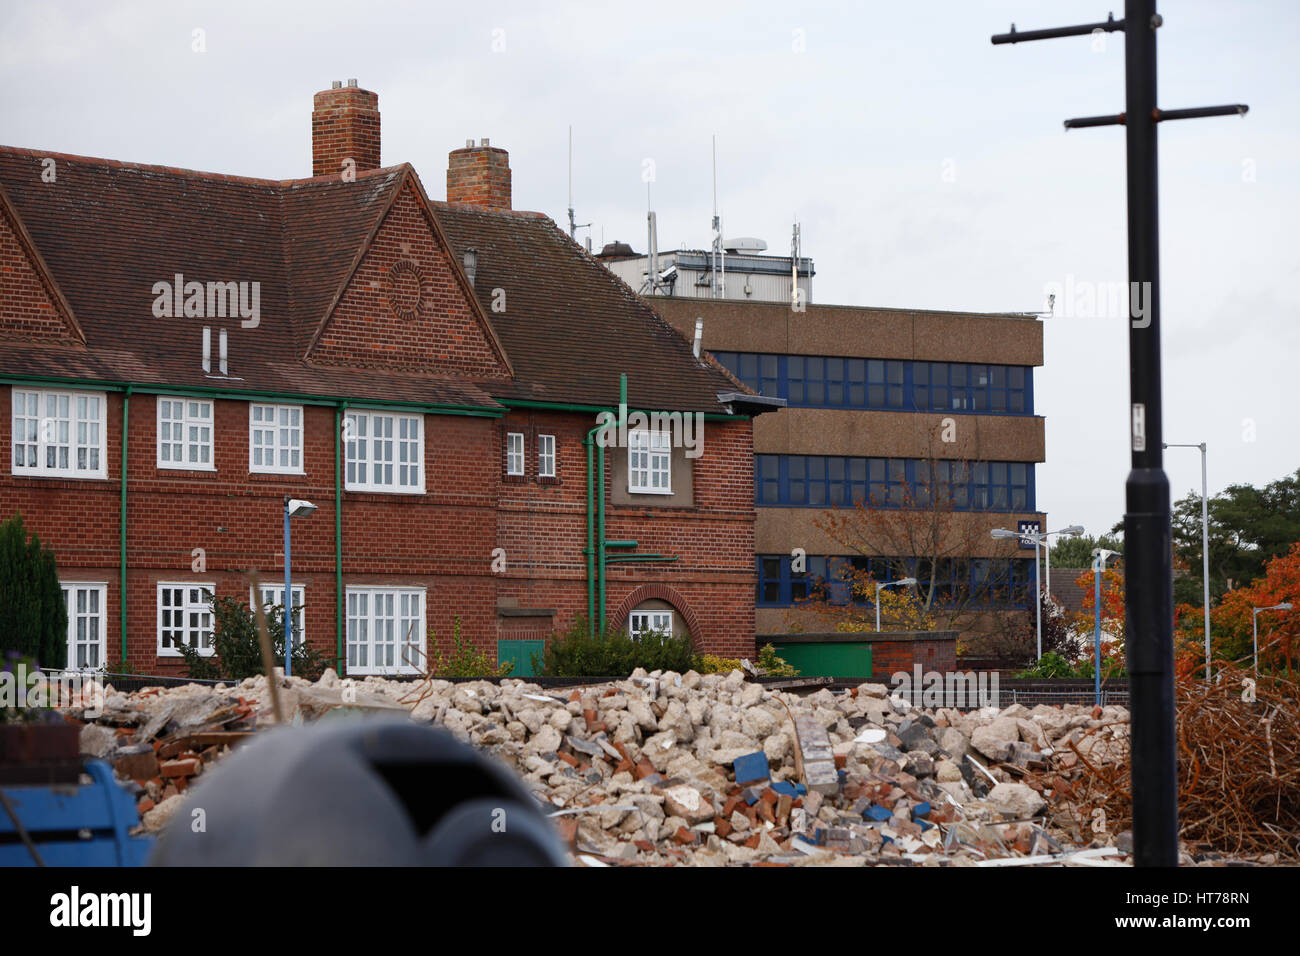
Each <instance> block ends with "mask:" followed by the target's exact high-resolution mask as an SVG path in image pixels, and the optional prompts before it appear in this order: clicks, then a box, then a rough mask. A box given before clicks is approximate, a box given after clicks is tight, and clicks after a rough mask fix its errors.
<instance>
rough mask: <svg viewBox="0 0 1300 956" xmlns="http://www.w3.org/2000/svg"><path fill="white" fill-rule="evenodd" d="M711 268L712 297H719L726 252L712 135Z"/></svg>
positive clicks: (715, 142) (715, 140) (724, 284)
mask: <svg viewBox="0 0 1300 956" xmlns="http://www.w3.org/2000/svg"><path fill="white" fill-rule="evenodd" d="M709 268H710V269H711V270H712V276H711V278H712V279H713V282H712V283H711V284H712V286H713V298H715V299H721V298H723V297H724V296H725V295H726V292H727V273H726V269H727V253H726V250H724V249H723V248H722V220H721V219H720V218H719V217H718V137H717V135H716V134H715V135H714V137H713V245H712V247H711V249H710V252H709Z"/></svg>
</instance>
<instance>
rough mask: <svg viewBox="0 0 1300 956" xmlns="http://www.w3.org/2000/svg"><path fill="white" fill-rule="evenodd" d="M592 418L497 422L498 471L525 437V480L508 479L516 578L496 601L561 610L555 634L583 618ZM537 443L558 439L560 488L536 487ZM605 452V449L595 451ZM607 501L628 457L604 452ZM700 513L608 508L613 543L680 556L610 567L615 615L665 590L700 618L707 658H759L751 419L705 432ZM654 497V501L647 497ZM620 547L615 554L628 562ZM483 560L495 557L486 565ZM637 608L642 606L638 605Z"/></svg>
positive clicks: (504, 537)
mask: <svg viewBox="0 0 1300 956" xmlns="http://www.w3.org/2000/svg"><path fill="white" fill-rule="evenodd" d="M595 424H596V420H595V416H594V415H592V416H585V415H561V414H556V413H549V412H548V413H534V412H526V411H515V412H512V413H511V414H510V415H509V416H507V417H506V418H505V419H504V420H503V421H502V422H500V423H498V425H497V428H498V431H499V435H500V437H499V444H498V463H499V464H498V467H499V468H500V469H501V470H502V472H504V468H505V434H506V433H507V432H511V431H518V432H523V433H524V435H525V440H524V441H525V444H524V451H525V455H524V458H525V462H526V470H527V474H526V476H525V478H524V479H523V480H522V481H521V480H520V479H517V478H503V481H502V486H501V502H500V508H499V510H498V534H497V537H498V542H499V546H500V547H502V548H504V549H505V551H506V556H507V573H506V574H504V575H498V576H497V577H498V578H499V579H500V580H499V594H500V595H501V596H502V597H506V598H512V599H514V600H515V601H516V603H517V605H518V606H520V607H547V608H550V607H554V608H556V610H557V612H558V613H557V616H556V626H557V628H564V627H567V626H568V625H569V624H570V623H572V621H573V620H574V618H575V617H577V616H579V615H581V616H584V617H585V616H586V613H587V590H586V563H585V558H584V556H583V549H584V548H585V547H586V542H587V537H586V535H587V526H586V504H585V503H586V450H585V448H584V447H583V444H582V441H583V437H584V436H585V434H586V433H587V431H589V430H590V429H591V428H593V427H594V426H595ZM537 434H554V435H556V454H557V469H558V472H559V475H560V478H559V481H558V482H548V481H546V480H542V481H541V482H539V481H537V480H536V470H537V442H536V435H537ZM596 451H597V452H598V453H599V452H600V451H601V449H599V448H598V449H596ZM604 454H605V456H606V466H605V481H606V501H607V502H608V501H609V500H610V499H609V496H608V492H609V488H610V482H611V481H612V478H611V474H612V471H613V468H612V459H613V456H614V455H615V454H626V450H624V449H616V448H609V449H604ZM693 467H694V485H695V489H694V490H695V505H694V507H691V508H662V507H654V506H652V505H647V506H644V507H631V506H625V507H616V506H612V505H608V506H607V508H606V522H607V526H606V538H607V539H609V540H630V539H634V540H636V541H637V548H636V551H637V552H638V553H644V554H649V553H655V554H666V555H679V559H678V560H677V561H675V562H671V563H637V564H608V565H607V586H606V617H607V620H608V621H609V623H610V624H611V625H613V626H621V625H623V624H625V623H626V616H627V613H626V612H627V611H628V610H631V607H626V608H624V607H622V606H623V605H624V603H625V602H626V599H627V598H628V597H629V596H631V595H632V594H633V593H634V592H636V591H637V590H638V589H639V588H641V587H643V586H646V585H651V584H657V585H663V586H665V587H667V588H669V589H670V590H671V595H667V594H663V595H661V594H656V595H654V596H662V597H665V598H666V599H668V600H669V602H670V603H672V604H673V605H674V606H675V607H676V609H677V610H678V611H679V612H680V616H681V618H683V619H689V620H695V621H697V622H698V624H699V627H698V631H697V633H695V634H693V636H694V637H695V639H696V642H697V644H698V645H699V646H700V648H701V650H703V651H708V652H710V653H715V654H725V655H727V656H752V655H753V654H754V586H755V577H754V559H753V554H754V491H753V488H754V484H753V454H752V431H751V427H750V423H749V422H736V423H712V422H709V423H706V425H705V430H704V436H703V454H702V455H701V456H700V457H699V458H696V459H694V460H693ZM647 500H651V501H652V500H653V499H649V498H648V499H647ZM626 553H628V552H627V551H625V550H622V549H620V550H611V551H610V552H609V554H611V555H613V554H626ZM485 560H486V559H485ZM636 603H639V599H638V602H636Z"/></svg>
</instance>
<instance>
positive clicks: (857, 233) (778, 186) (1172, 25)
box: [0, 0, 1300, 533]
mask: <svg viewBox="0 0 1300 956" xmlns="http://www.w3.org/2000/svg"><path fill="white" fill-rule="evenodd" d="M1108 3H1110V4H1111V5H1112V7H1108V6H1107V4H1108ZM1110 8H1113V9H1115V11H1116V14H1117V15H1119V16H1122V12H1123V10H1122V8H1123V3H1122V2H1121V0H1055V2H1053V3H1050V4H1047V3H1037V2H1033V0H988V2H966V0H936V2H930V3H916V2H891V3H883V2H875V3H838V4H799V3H792V2H782V3H757V2H747V3H744V4H736V3H729V4H710V3H699V2H696V3H689V4H676V3H662V2H661V3H656V4H635V5H634V4H610V3H608V2H602V3H592V4H579V3H563V4H562V3H545V4H538V3H535V2H533V3H520V4H498V3H492V2H479V3H474V4H465V3H459V2H458V3H454V4H453V3H385V2H382V0H376V2H364V3H363V2H356V0H350V2H345V3H334V2H330V0H314V2H312V3H301V4H291V3H280V2H274V3H268V2H264V0H263V2H254V3H248V2H223V3H220V4H211V3H182V2H169V3H156V4H147V3H101V2H96V3H67V2H59V0H44V2H40V3H29V4H20V3H13V2H6V3H5V4H4V7H3V9H2V10H0V123H2V125H0V142H3V143H5V144H7V145H15V146H24V147H35V148H43V149H49V150H52V151H61V152H68V153H76V154H83V155H90V156H102V157H111V158H114V159H121V160H127V161H135V162H146V163H158V164H165V165H171V166H181V167H188V168H193V169H201V170H211V171H217V172H223V173H233V174H240V175H247V176H260V177H269V178H296V177H300V176H307V175H310V173H311V126H310V114H311V104H312V94H313V93H315V92H316V91H318V90H321V89H325V88H328V87H329V85H330V81H331V80H334V79H342V80H346V79H347V78H349V77H356V78H357V79H358V81H359V83H360V85H361V86H363V87H365V88H367V89H371V90H374V91H376V92H377V93H378V94H379V108H380V112H381V114H382V117H383V119H382V123H383V161H384V163H385V164H392V163H398V162H403V161H407V162H411V163H412V164H413V165H414V166H415V168H416V169H417V171H418V172H419V173H420V174H421V178H422V179H423V181H424V184H425V187H426V189H427V190H428V192H429V194H430V196H432V197H433V198H435V199H441V198H442V197H443V196H444V194H445V178H444V175H445V169H446V156H447V152H448V151H449V150H450V149H453V148H455V147H457V146H460V145H463V143H464V141H465V140H466V139H467V138H469V137H475V138H480V137H489V138H490V139H491V141H492V143H493V145H497V146H502V147H504V148H506V149H508V150H509V151H510V164H511V168H512V170H513V176H514V203H515V206H516V208H523V209H534V210H540V211H542V212H545V213H547V214H548V215H550V216H551V217H552V218H554V219H555V220H556V221H557V222H561V223H564V222H566V221H567V214H566V207H567V205H568V202H567V190H568V184H567V137H568V128H569V126H570V125H572V127H573V141H574V161H573V181H574V198H575V205H576V207H577V215H578V221H579V222H590V223H593V226H592V230H591V231H592V241H593V243H594V244H596V245H597V246H598V245H599V244H600V243H601V241H602V240H604V241H610V240H613V239H616V238H617V239H622V240H625V241H628V242H631V243H632V245H633V246H634V248H636V249H637V250H643V249H644V247H645V210H646V185H645V183H644V182H643V178H642V177H643V170H644V169H646V168H647V167H646V160H652V161H653V164H654V165H653V170H654V182H653V183H652V185H651V189H652V197H653V203H654V206H655V209H656V210H657V212H658V214H659V224H660V244H661V247H663V248H672V247H675V246H677V245H679V244H680V245H686V246H690V247H701V246H704V245H706V244H707V243H708V241H709V219H710V216H711V210H712V198H711V179H710V141H711V137H712V136H714V135H716V136H717V143H718V146H717V149H718V192H719V202H720V205H721V207H722V214H723V216H724V220H725V232H726V233H727V234H728V235H748V236H758V237H761V238H763V239H766V240H767V242H768V245H769V248H770V249H771V250H772V251H774V252H777V253H784V252H786V251H787V250H788V249H789V241H790V226H791V223H792V222H793V221H795V220H796V219H797V220H798V221H799V222H800V223H801V224H802V228H803V250H804V254H805V255H809V256H811V257H813V259H814V261H815V264H816V269H817V275H816V278H815V279H814V283H813V300H814V301H815V302H823V303H842V304H849V305H871V306H893V307H912V308H926V309H955V310H970V311H1039V310H1042V309H1044V307H1045V300H1046V290H1047V289H1048V287H1049V284H1051V283H1057V284H1058V285H1059V286H1061V287H1062V288H1064V287H1066V286H1067V284H1068V285H1069V287H1070V288H1072V289H1073V290H1074V296H1073V297H1072V300H1071V301H1070V302H1065V301H1061V300H1058V302H1057V315H1056V316H1055V317H1053V318H1050V319H1047V320H1046V344H1045V350H1046V355H1045V367H1044V368H1043V369H1041V370H1039V371H1038V373H1037V374H1036V381H1035V388H1036V400H1037V404H1036V410H1037V412H1038V413H1039V414H1041V415H1045V416H1046V418H1047V463H1046V464H1045V465H1042V466H1040V467H1039V470H1038V505H1039V507H1040V508H1041V509H1042V510H1045V511H1047V512H1048V513H1049V519H1050V521H1049V524H1050V526H1051V527H1056V526H1063V525H1065V524H1070V523H1075V522H1078V523H1082V524H1083V525H1085V526H1086V528H1087V529H1088V531H1089V532H1090V533H1091V532H1098V531H1104V530H1106V529H1108V528H1109V527H1110V525H1111V524H1113V523H1114V522H1115V521H1118V520H1119V519H1120V518H1121V517H1122V514H1123V510H1124V495H1123V492H1124V480H1125V476H1126V474H1127V471H1128V451H1127V447H1128V346H1127V335H1126V322H1125V317H1124V316H1123V315H1122V314H1116V313H1113V312H1111V313H1107V311H1106V309H1105V308H1104V305H1105V296H1104V294H1103V295H1102V296H1101V299H1102V303H1101V308H1100V312H1101V313H1102V314H1086V315H1084V314H1080V313H1081V312H1086V311H1087V309H1086V305H1087V302H1086V300H1084V299H1080V298H1079V297H1078V296H1079V295H1080V291H1079V290H1083V289H1090V290H1098V289H1100V290H1102V291H1103V293H1104V289H1105V288H1106V287H1107V286H1108V284H1111V283H1124V282H1125V281H1126V280H1127V275H1126V268H1127V267H1126V262H1127V260H1126V227H1125V191H1124V134H1123V130H1122V128H1120V127H1110V128H1101V129H1090V130H1079V131H1074V132H1071V133H1068V134H1067V133H1065V132H1064V131H1063V130H1062V127H1061V121H1062V120H1063V119H1065V118H1067V117H1073V116H1089V115H1096V114H1104V113H1116V112H1119V111H1121V110H1123V108H1124V83H1123V68H1124V58H1123V41H1122V36H1121V35H1120V34H1111V35H1108V36H1107V37H1105V40H1104V42H1103V43H1094V42H1093V40H1092V39H1091V38H1087V37H1080V38H1070V39H1061V40H1053V41H1043V42H1038V43H1028V44H1023V45H1017V46H1004V47H994V46H992V45H991V44H990V43H989V36H990V35H991V34H993V33H1000V32H1003V31H1005V30H1006V29H1007V28H1008V26H1009V24H1010V23H1012V22H1015V24H1016V25H1017V27H1018V28H1019V29H1021V30H1026V29H1034V28H1038V27H1047V26H1062V25H1067V24H1075V23H1087V22H1093V21H1096V20H1101V19H1104V18H1105V15H1106V13H1107V11H1108V9H1110ZM1160 11H1161V13H1162V14H1163V16H1164V22H1165V25H1164V27H1163V28H1162V29H1161V30H1160V38H1159V54H1160V97H1159V102H1160V105H1161V106H1162V107H1163V108H1166V109H1171V108H1177V107H1190V106H1206V105H1218V104H1225V103H1247V104H1249V105H1250V108H1251V110H1250V114H1249V115H1248V116H1247V117H1246V118H1245V119H1238V118H1235V117H1233V118H1222V119H1204V120H1189V121H1182V122H1176V123H1168V124H1163V125H1162V126H1161V127H1160V157H1161V162H1160V173H1161V180H1160V189H1161V197H1160V198H1161V225H1160V228H1161V252H1162V261H1161V265H1162V268H1161V275H1162V278H1163V293H1162V294H1163V316H1164V376H1165V387H1164V396H1165V430H1166V440H1168V441H1174V442H1200V441H1207V442H1209V453H1210V457H1209V476H1210V488H1211V493H1214V492H1215V491H1217V490H1219V489H1221V488H1223V487H1224V486H1225V485H1227V484H1230V483H1233V482H1250V483H1253V484H1256V485H1260V484H1264V483H1266V482H1268V481H1271V480H1273V479H1275V478H1278V477H1280V476H1282V475H1283V474H1286V473H1289V472H1291V471H1294V470H1295V469H1296V468H1297V467H1298V466H1300V401H1297V397H1296V395H1297V369H1296V358H1297V355H1300V322H1298V321H1297V320H1298V319H1300V288H1298V286H1300V262H1298V257H1297V250H1298V248H1300V244H1298V243H1297V238H1296V233H1297V229H1300V135H1298V134H1300V89H1298V87H1300V70H1298V69H1297V67H1296V64H1297V62H1300V4H1295V3H1293V2H1278V3H1265V2H1258V3H1250V2H1234V3H1214V2H1190V0H1165V2H1164V3H1162V4H1161V6H1160ZM196 29H197V30H202V31H203V33H202V35H201V39H202V46H204V48H205V49H204V51H203V52H195V50H194V47H195V46H196V45H197V44H196V39H195V33H194V31H195V30H196ZM1085 284H1090V285H1085ZM1083 294H1085V295H1086V292H1085V293H1083ZM706 340H707V331H706ZM705 344H706V345H707V344H708V343H707V341H706V343H705ZM1166 467H1167V470H1168V472H1169V476H1170V480H1171V483H1172V486H1173V493H1174V497H1175V498H1178V497H1180V496H1182V495H1183V494H1185V493H1186V492H1187V491H1189V490H1191V489H1193V488H1195V489H1197V490H1199V487H1200V460H1199V454H1198V453H1197V452H1196V451H1195V450H1194V449H1181V450H1180V449H1173V450H1170V451H1169V452H1168V454H1167V459H1166Z"/></svg>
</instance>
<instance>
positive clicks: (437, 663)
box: [429, 614, 515, 677]
mask: <svg viewBox="0 0 1300 956" xmlns="http://www.w3.org/2000/svg"><path fill="white" fill-rule="evenodd" d="M451 643H452V651H451V656H450V657H448V658H447V659H446V660H443V657H442V651H440V650H439V649H438V637H437V635H436V634H435V633H434V630H433V628H432V627H431V628H429V647H430V648H432V651H431V653H430V655H429V675H430V676H432V677H507V676H509V674H510V672H511V671H512V670H514V666H515V663H514V661H506V662H505V663H504V664H497V662H496V661H495V660H493V658H492V655H491V654H488V653H487V652H486V651H480V650H478V649H476V648H475V647H474V646H473V645H472V644H469V643H467V642H466V641H465V639H464V638H462V637H461V636H460V615H459V614H457V615H456V617H455V618H453V619H452V625H451Z"/></svg>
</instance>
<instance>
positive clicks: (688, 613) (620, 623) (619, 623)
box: [609, 584, 704, 647]
mask: <svg viewBox="0 0 1300 956" xmlns="http://www.w3.org/2000/svg"><path fill="white" fill-rule="evenodd" d="M651 600H660V601H666V602H667V603H668V604H670V605H672V608H673V610H674V611H676V612H677V613H678V614H680V615H681V616H682V623H684V624H685V625H686V629H687V630H688V631H690V634H691V638H692V639H693V640H694V641H695V645H696V646H697V647H698V646H699V645H700V642H701V641H702V640H703V636H704V635H703V634H702V633H701V630H700V619H699V617H698V615H696V613H695V609H694V608H692V607H691V605H690V602H688V601H687V600H686V598H685V597H683V596H682V595H681V593H680V592H678V591H677V590H676V589H674V588H671V587H669V586H668V585H666V584H643V585H641V586H640V587H638V588H636V589H635V590H634V591H633V592H632V593H631V594H629V595H628V596H627V597H625V598H624V599H623V601H622V603H620V604H619V606H618V610H616V611H615V612H614V613H613V614H612V615H611V616H610V618H609V623H610V625H611V626H612V627H625V626H626V625H627V616H628V615H629V614H631V613H632V612H633V611H634V610H636V608H637V606H638V605H639V604H642V603H643V602H645V601H651Z"/></svg>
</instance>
